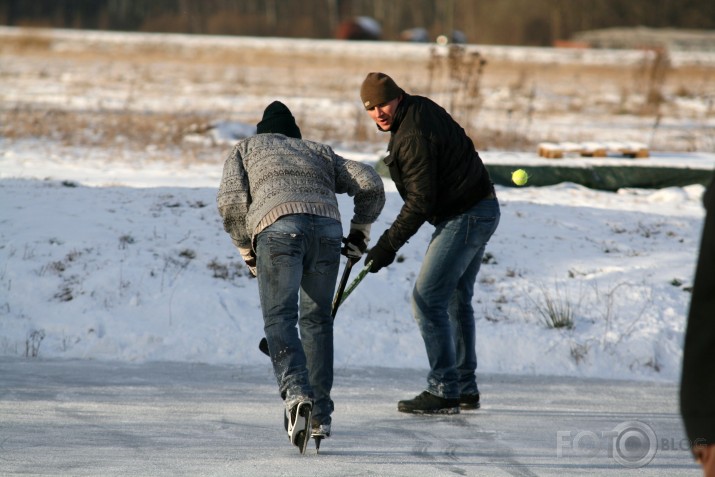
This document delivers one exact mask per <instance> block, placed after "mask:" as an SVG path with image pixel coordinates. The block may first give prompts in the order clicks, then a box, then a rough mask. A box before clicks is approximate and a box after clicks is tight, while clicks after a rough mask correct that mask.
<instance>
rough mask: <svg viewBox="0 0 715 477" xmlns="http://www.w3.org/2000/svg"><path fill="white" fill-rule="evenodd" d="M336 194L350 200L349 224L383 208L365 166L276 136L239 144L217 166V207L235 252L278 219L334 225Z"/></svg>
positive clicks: (377, 184)
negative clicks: (309, 217) (298, 217)
mask: <svg viewBox="0 0 715 477" xmlns="http://www.w3.org/2000/svg"><path fill="white" fill-rule="evenodd" d="M336 193H347V194H348V195H349V196H351V197H354V199H353V201H354V204H355V207H354V209H353V218H352V222H355V223H358V224H371V223H373V222H374V221H375V220H377V217H378V215H380V212H381V211H382V208H383V206H384V205H385V191H384V188H383V184H382V179H381V178H380V176H379V175H378V174H377V172H375V169H374V168H372V167H371V166H369V165H366V164H363V163H360V162H357V161H351V160H348V159H345V158H343V157H340V156H339V155H337V154H335V152H333V150H332V149H331V148H330V147H329V146H326V145H323V144H319V143H315V142H312V141H306V140H301V139H294V138H290V137H287V136H284V135H282V134H258V135H256V136H251V137H249V138H246V139H242V140H241V141H239V142H238V143H237V144H236V145H235V146H234V148H233V150H232V151H231V154H230V155H229V156H228V159H226V162H225V164H224V166H223V177H222V179H221V185H220V187H219V191H218V196H217V199H216V200H217V204H218V210H219V214H221V217H222V218H223V226H224V229H225V230H226V232H228V233H229V234H230V235H231V239H232V241H233V243H234V245H236V246H237V247H241V248H249V247H252V244H253V239H254V237H255V236H256V235H258V233H259V232H260V231H261V230H263V229H264V228H266V227H267V226H268V225H270V224H272V223H273V222H275V221H276V220H277V219H278V218H279V217H282V216H284V215H289V214H301V213H305V214H314V215H320V216H325V217H332V218H334V219H336V220H338V221H339V220H340V211H339V209H338V201H337V199H336V197H335V194H336Z"/></svg>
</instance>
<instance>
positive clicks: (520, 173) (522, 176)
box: [511, 169, 529, 186]
mask: <svg viewBox="0 0 715 477" xmlns="http://www.w3.org/2000/svg"><path fill="white" fill-rule="evenodd" d="M528 180H529V174H527V173H526V171H525V170H524V169H517V170H515V171H514V172H512V173H511V181H512V182H513V183H514V184H516V185H518V186H523V185H524V184H526V181H528Z"/></svg>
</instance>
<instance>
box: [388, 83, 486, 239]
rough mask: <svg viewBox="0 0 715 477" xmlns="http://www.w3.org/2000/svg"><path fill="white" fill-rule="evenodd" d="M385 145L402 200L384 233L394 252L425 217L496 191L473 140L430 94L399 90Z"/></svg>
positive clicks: (445, 214) (434, 218) (434, 220)
mask: <svg viewBox="0 0 715 477" xmlns="http://www.w3.org/2000/svg"><path fill="white" fill-rule="evenodd" d="M387 149H388V156H387V157H386V158H385V159H384V162H385V164H386V165H387V167H388V168H389V170H390V177H391V178H392V180H393V181H394V182H395V185H396V186H397V191H398V192H399V193H400V196H401V197H402V200H403V201H404V204H403V206H402V209H401V210H400V213H399V214H398V215H397V218H396V219H395V221H394V222H393V224H392V226H391V227H390V228H389V230H388V231H387V232H386V235H387V237H388V238H389V245H390V246H391V247H392V249H393V250H395V251H396V250H397V249H399V248H400V247H402V245H404V243H405V242H407V240H408V239H409V238H410V237H412V235H414V234H415V233H416V232H417V230H418V229H419V228H420V227H421V226H422V224H424V223H425V222H429V223H431V224H433V225H434V224H438V223H439V222H442V221H443V220H445V219H448V218H450V217H454V216H455V215H459V214H461V213H462V212H465V211H466V210H468V209H470V208H471V207H472V206H473V205H474V204H476V203H477V202H479V201H480V200H481V199H483V198H485V197H487V196H489V195H490V194H493V193H494V185H493V184H492V182H491V179H490V178H489V173H488V172H487V169H486V167H485V166H484V163H482V160H481V159H480V157H479V154H478V153H477V151H476V150H475V149H474V143H473V142H472V140H471V139H470V138H469V137H468V136H467V134H466V133H465V131H464V129H462V127H461V126H460V125H459V124H457V122H455V121H454V119H452V117H451V116H450V115H449V114H448V113H447V111H445V110H444V109H443V108H442V107H441V106H439V105H438V104H436V103H435V102H433V101H432V100H430V99H428V98H425V97H422V96H411V95H409V94H404V95H403V98H402V101H400V103H399V105H398V107H397V110H396V112H395V118H394V120H393V122H392V125H391V127H390V143H389V145H388V147H387Z"/></svg>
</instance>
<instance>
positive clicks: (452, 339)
mask: <svg viewBox="0 0 715 477" xmlns="http://www.w3.org/2000/svg"><path fill="white" fill-rule="evenodd" d="M500 216H501V214H500V211H499V202H498V201H497V199H484V200H482V201H480V202H478V203H477V204H476V205H475V206H474V207H472V208H471V209H469V210H468V211H466V212H464V213H463V214H461V215H458V216H456V217H453V218H451V219H448V220H445V221H444V222H441V223H439V224H437V226H436V228H435V231H434V233H433V234H432V239H431V240H430V243H429V246H428V248H427V253H426V254H425V258H424V261H423V262H422V268H421V269H420V272H419V275H418V277H417V280H416V282H415V287H414V289H413V291H412V310H413V312H414V314H415V320H416V321H417V324H418V326H419V328H420V333H421V334H422V339H423V340H424V342H425V348H426V350H427V358H428V359H429V365H430V372H429V374H428V376H427V391H428V392H430V393H431V394H434V395H436V396H440V397H443V398H448V399H452V398H457V397H459V395H460V394H474V393H477V392H479V389H478V388H477V379H476V369H477V352H476V331H475V324H474V309H473V308H472V296H473V295H474V284H475V282H476V279H477V273H478V272H479V267H480V265H481V263H482V257H483V255H484V249H485V247H486V245H487V242H488V241H489V239H490V238H491V236H492V234H493V233H494V231H495V230H496V228H497V226H498V225H499V218H500Z"/></svg>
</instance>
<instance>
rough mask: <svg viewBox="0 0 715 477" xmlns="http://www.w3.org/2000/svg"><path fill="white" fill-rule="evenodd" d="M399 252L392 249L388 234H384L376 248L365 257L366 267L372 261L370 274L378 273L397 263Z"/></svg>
mask: <svg viewBox="0 0 715 477" xmlns="http://www.w3.org/2000/svg"><path fill="white" fill-rule="evenodd" d="M395 255H397V251H396V250H393V249H392V246H391V245H390V239H388V238H387V232H385V233H384V234H382V237H380V240H378V241H377V243H376V244H375V246H374V247H372V248H371V249H370V251H369V252H367V256H366V257H365V265H367V264H368V263H370V261H371V260H372V266H371V267H370V273H377V272H378V271H379V270H380V269H381V268H384V267H386V266H388V265H389V264H391V263H392V262H394V261H395Z"/></svg>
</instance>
